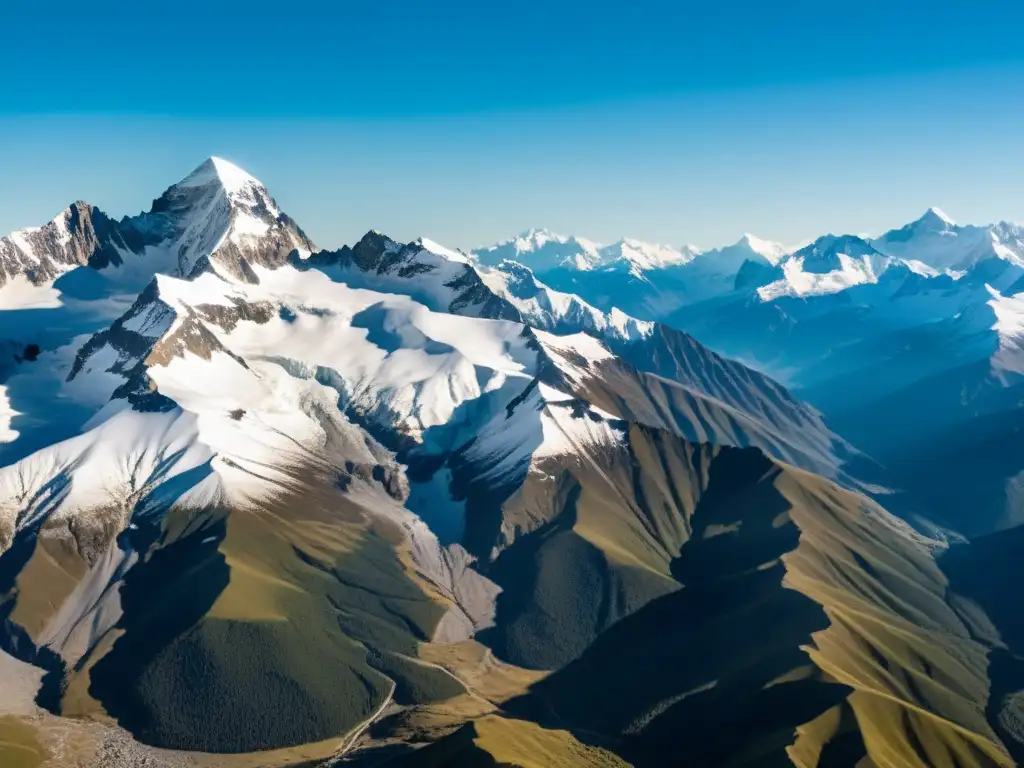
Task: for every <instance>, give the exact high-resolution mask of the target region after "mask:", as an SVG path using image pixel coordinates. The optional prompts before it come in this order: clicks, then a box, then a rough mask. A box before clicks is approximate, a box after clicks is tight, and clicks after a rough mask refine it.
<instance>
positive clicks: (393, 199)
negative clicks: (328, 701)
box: [0, 0, 1024, 247]
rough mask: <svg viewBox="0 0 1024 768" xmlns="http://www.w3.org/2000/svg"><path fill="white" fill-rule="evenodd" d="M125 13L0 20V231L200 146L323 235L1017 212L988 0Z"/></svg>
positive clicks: (155, 175) (698, 239)
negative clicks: (938, 211)
mask: <svg viewBox="0 0 1024 768" xmlns="http://www.w3.org/2000/svg"><path fill="white" fill-rule="evenodd" d="M141 5H144V4H140V3H137V2H132V3H123V2H104V1H103V0H98V2H96V3H93V4H92V5H91V6H89V5H87V6H82V5H81V4H80V3H79V4H71V3H65V2H53V1H48V0H35V2H29V1H28V0H11V1H10V2H8V3H4V5H3V8H2V9H0V26H2V27H3V28H5V29H6V30H7V34H5V39H4V44H3V46H0V71H3V72H6V73H17V76H13V77H12V76H8V77H6V78H5V79H4V80H3V81H2V82H0V231H7V230H10V229H13V228H16V227H20V226H27V225H31V224H38V223H41V222H42V221H44V220H46V219H47V218H49V217H51V216H52V215H54V214H55V213H56V212H57V210H59V209H60V208H61V207H63V206H64V205H66V204H67V203H69V202H70V201H72V200H74V199H77V198H84V199H87V200H89V201H90V202H93V203H95V204H97V205H99V206H100V207H101V208H103V209H104V210H107V211H108V212H110V213H112V214H115V215H121V214H125V213H135V212H137V211H138V210H139V209H141V208H143V207H148V205H149V201H151V200H152V199H153V198H154V197H156V196H158V195H159V194H160V192H161V191H162V190H163V188H164V187H166V186H167V185H169V184H170V183H172V182H174V181H175V180H177V179H178V178H180V177H182V176H184V175H185V174H186V173H187V172H188V171H189V170H190V169H191V168H192V167H193V166H195V165H197V164H198V163H199V162H200V161H201V160H202V159H203V158H204V157H206V156H208V155H211V154H217V155H220V156H223V157H226V158H228V159H231V160H233V161H235V162H237V163H238V164H239V165H242V166H243V167H245V168H246V169H247V170H249V171H250V172H251V173H253V174H254V175H256V176H258V177H259V178H261V179H262V180H263V181H264V182H265V183H266V184H267V186H268V187H269V188H270V190H271V192H272V193H273V194H274V195H275V197H276V198H277V199H278V201H279V202H280V203H281V205H282V206H283V207H284V208H285V209H286V210H287V211H289V213H291V214H292V215H293V216H294V217H295V218H296V219H297V220H298V221H299V223H300V224H302V225H303V226H304V227H305V228H306V230H307V231H308V232H309V234H310V235H311V236H312V237H313V238H314V239H315V240H316V241H317V242H319V243H321V244H323V245H338V244H340V243H342V242H350V241H352V240H354V239H355V238H357V237H359V236H360V235H361V234H362V233H363V232H364V231H366V230H367V229H370V228H378V229H382V230H384V231H386V232H388V233H390V234H392V235H393V236H396V237H399V238H402V239H411V238H413V237H415V236H417V235H420V234H423V235H428V236H430V237H432V238H434V239H436V240H439V241H441V242H444V243H447V244H451V245H454V246H460V247H471V246H475V245H479V244H483V243H487V242H490V241H493V240H495V239H499V238H502V237H505V236H509V235H511V234H513V233H515V232H516V231H520V230H523V229H526V228H528V227H531V226H547V227H550V228H552V229H555V230H559V231H565V232H575V233H578V234H582V235H586V236H589V237H591V238H594V239H598V240H607V241H611V240H614V239H616V238H618V237H619V236H622V235H630V236H634V237H639V238H643V239H649V240H657V241H662V242H670V243H677V244H678V243H681V242H693V243H696V244H698V245H701V246H712V245H716V244H720V243H724V242H729V241H732V240H735V239H737V238H738V237H739V236H740V235H741V234H742V233H743V232H744V231H751V232H754V233H756V234H758V235H760V236H763V237H768V238H772V239H778V240H781V241H784V242H795V241H798V240H802V239H804V238H806V237H808V236H811V235H815V234H819V233H821V232H825V231H853V232H860V231H878V230H882V229H885V228H887V227H889V226H893V225H897V224H900V223H902V222H904V221H906V220H908V219H910V218H913V217H915V216H917V215H918V214H919V213H920V212H922V211H923V210H924V208H925V207H927V206H928V205H938V206H940V207H942V208H943V209H944V210H946V211H947V213H949V214H950V215H952V216H953V217H954V218H956V219H958V220H963V221H979V222H981V221H988V220H992V219H997V218H1009V219H1019V220H1020V219H1024V188H1022V185H1021V184H1020V183H1019V182H1018V177H1019V176H1020V169H1021V168H1022V164H1024V146H1022V144H1024V142H1021V141H1020V140H1019V138H1018V137H1019V134H1020V130H1019V125H1020V123H1021V119H1022V118H1024V46H1021V45H1020V44H1019V29H1021V28H1022V22H1024V7H1021V6H1022V5H1024V4H1020V3H1015V2H1011V0H1003V1H1002V2H992V1H991V0H978V1H977V2H973V3H965V2H948V1H942V0H938V1H936V2H931V3H927V4H926V3H924V2H907V1H905V0H904V1H901V0H889V2H879V1H877V0H860V2H849V1H848V0H834V1H831V2H827V3H826V2H817V1H814V2H812V1H810V0H806V1H803V2H794V1H792V0H790V1H789V2H786V1H785V0H780V2H776V3H766V2H752V1H751V2H737V1H735V0H733V1H731V2H729V1H728V0H726V1H719V2H714V3H711V2H699V3H694V2H686V0H676V2H648V1H645V0H634V2H629V3H616V4H614V5H613V4H611V3H608V2H605V3H593V2H591V3H580V2H573V3H568V2H554V1H550V2H546V3H539V2H537V3H516V4H513V3H504V4H499V3H481V2H472V3H470V2H435V3H425V2H415V3H414V2H405V1H404V0H394V1H393V2H388V3H386V2H376V3H369V2H367V3H359V4H355V3H346V2H335V3H330V4H328V3H312V2H301V0H293V1H292V2H289V3H280V2H276V3H273V4H270V3H262V2H259V1H258V0H250V2H247V3H244V4H242V3H231V2H226V3H214V2H211V1H210V0H207V1H206V2H202V3H199V2H195V1H194V0H184V1H183V2H178V3H174V4H171V3H162V4H152V5H156V6H158V7H156V8H152V9H145V8H140V6H141ZM146 5H149V4H146ZM214 6H216V7H215V8H214ZM83 8H88V12H87V13H86V12H84V11H83Z"/></svg>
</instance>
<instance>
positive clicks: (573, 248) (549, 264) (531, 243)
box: [474, 229, 601, 273]
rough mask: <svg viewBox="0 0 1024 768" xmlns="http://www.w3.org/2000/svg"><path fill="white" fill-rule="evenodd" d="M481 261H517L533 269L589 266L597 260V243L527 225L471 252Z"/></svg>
mask: <svg viewBox="0 0 1024 768" xmlns="http://www.w3.org/2000/svg"><path fill="white" fill-rule="evenodd" d="M474 254H475V256H476V258H477V259H478V260H479V261H480V262H481V263H483V264H486V265H490V266H495V265H497V264H500V263H501V262H503V261H506V260H512V261H518V262H521V263H523V264H525V265H526V266H528V267H530V269H532V270H533V271H534V272H537V273H543V272H547V271H550V270H552V269H559V268H562V267H566V268H569V269H582V270H587V269H593V268H594V267H595V266H596V265H597V264H598V263H599V262H600V260H601V256H600V246H599V245H598V244H597V243H594V242H591V241H590V240H585V239H583V238H580V237H572V236H566V235H559V234H556V233H554V232H552V231H551V230H549V229H529V230H527V231H525V232H522V233H520V234H519V235H517V236H516V237H514V238H512V239H511V240H505V241H503V242H500V243H497V244H495V245H492V246H490V247H487V248H481V249H479V250H477V251H475V252H474Z"/></svg>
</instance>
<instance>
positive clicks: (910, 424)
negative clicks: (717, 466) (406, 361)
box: [478, 208, 1024, 534]
mask: <svg viewBox="0 0 1024 768" xmlns="http://www.w3.org/2000/svg"><path fill="white" fill-rule="evenodd" d="M561 241H564V242H566V243H570V242H576V240H575V239H573V238H554V237H552V238H550V240H549V242H550V243H556V242H561ZM492 252H493V250H492V249H484V250H482V251H479V252H478V256H479V258H480V259H481V260H482V261H483V260H485V254H490V253H492ZM687 253H688V254H689V257H688V258H686V259H680V260H678V261H676V262H675V263H672V264H667V265H664V266H643V265H641V264H639V263H636V262H632V261H628V260H622V259H618V260H616V259H606V260H604V261H603V262H601V263H602V264H603V266H599V267H591V268H588V269H587V270H582V271H581V270H576V269H571V268H569V267H568V266H564V265H563V266H559V267H557V268H551V269H548V270H540V269H539V270H537V273H536V274H537V276H538V278H539V279H542V280H544V281H545V282H546V283H547V284H549V285H551V286H552V287H554V288H558V289H559V290H563V291H572V292H574V293H576V294H578V295H579V296H580V297H581V298H582V299H584V300H586V301H588V302H590V303H591V304H593V305H595V306H596V307H598V308H600V309H602V310H605V311H611V310H612V309H613V308H616V309H619V310H621V311H623V312H626V313H628V314H630V315H632V316H635V317H637V318H641V319H646V320H656V321H660V322H664V323H666V324H668V325H670V326H672V327H675V328H679V329H682V330H685V331H687V332H689V333H691V334H693V336H694V337H695V338H697V339H698V340H700V341H701V342H703V343H705V344H707V345H708V346H709V347H711V348H712V349H714V350H716V351H718V352H721V353H723V354H726V355H728V356H732V357H735V358H737V359H739V360H742V361H744V362H745V363H747V364H748V365H752V366H753V367H755V368H757V369H758V370H760V371H762V372H764V373H766V374H768V375H770V376H772V377H774V378H776V379H778V380H780V381H783V382H785V383H786V384H787V385H788V386H789V387H790V388H791V389H792V390H793V391H794V392H795V393H796V394H797V395H798V396H800V397H802V398H804V399H806V400H808V401H809V402H810V403H811V404H812V405H815V406H816V407H818V408H819V409H820V410H821V411H822V412H823V414H824V415H825V417H826V419H827V420H828V421H829V423H830V424H831V425H832V426H833V427H835V428H836V429H837V430H838V431H839V432H840V434H842V435H844V437H847V438H849V439H851V440H852V441H853V443H854V444H855V445H857V446H858V447H860V448H862V449H864V450H865V451H866V452H867V453H868V454H870V455H871V456H872V457H874V458H875V459H877V460H879V461H880V462H882V463H883V464H884V465H886V467H887V468H888V469H889V470H890V472H889V473H888V474H887V480H886V482H887V483H890V484H894V485H895V486H896V487H899V488H901V489H913V492H912V493H910V494H909V495H906V496H901V498H900V500H899V501H897V502H894V503H895V504H897V506H901V505H903V504H908V505H909V507H908V508H907V509H906V510H904V511H905V512H907V514H910V515H912V514H914V513H915V512H916V513H920V514H922V515H925V516H928V517H931V518H933V519H938V520H940V521H941V522H942V523H943V524H944V525H949V526H952V527H954V528H956V529H958V530H961V531H963V532H967V533H972V534H973V533H983V532H986V531H988V530H991V529H993V528H996V527H1005V526H1009V525H1013V524H1016V523H1018V522H1024V511H1021V508H1020V491H1019V487H1020V483H1021V481H1020V477H1022V476H1024V474H1022V473H1024V461H1018V460H1016V459H1014V458H1012V454H1013V452H1012V451H1009V450H1008V449H1007V447H1006V446H1008V445H1009V444H1010V443H1011V442H1012V441H1013V440H1014V437H1013V435H1015V434H1016V430H1017V428H1018V427H1017V426H1016V424H1015V422H1014V413H1015V412H1017V411H1018V410H1019V409H1020V408H1021V407H1022V406H1024V390H1022V389H1021V388H1020V384H1021V381H1022V380H1021V374H1022V373H1024V357H1022V353H1021V350H1022V349H1024V323H1022V321H1021V318H1022V317H1024V315H1022V314H1021V302H1020V300H1019V299H1016V298H1014V297H1015V296H1016V295H1017V294H1018V293H1022V292H1024V226H1022V225H1017V224H1011V223H1008V222H1000V223H997V224H993V225H988V226H974V225H967V226H961V225H958V224H956V223H954V222H953V220H952V219H950V218H949V216H947V215H946V214H945V213H943V212H942V211H940V210H938V209H936V208H931V209H929V210H928V211H926V212H925V214H924V215H923V216H922V217H921V218H919V219H918V220H916V221H914V222H911V223H910V224H907V225H905V226H903V227H900V228H898V229H894V230H891V231H889V232H886V233H884V234H883V235H881V236H880V237H877V238H874V239H866V238H863V237H860V236H856V235H825V236H823V237H820V238H818V239H817V240H815V241H814V242H812V243H810V244H809V245H807V246H805V247H802V248H799V249H796V250H793V251H791V252H788V253H787V252H785V249H783V248H781V246H778V245H775V244H770V243H765V242H763V241H759V240H757V239H756V238H751V237H750V236H747V237H745V238H744V239H743V240H741V241H740V242H739V243H737V244H736V245H734V246H729V247H727V248H723V249H718V250H712V251H708V252H706V253H700V254H694V253H692V252H690V251H687ZM529 255H530V252H529V251H528V250H524V253H523V254H522V256H521V261H522V263H524V264H529V263H530V258H529ZM546 258H547V259H548V262H549V263H556V262H558V263H561V262H559V259H558V257H557V255H556V254H554V253H552V252H551V251H550V250H549V252H548V255H547V257H546ZM627 264H628V266H627ZM623 272H625V273H628V274H627V275H623V274H622V273H623ZM982 423H984V424H986V425H987V426H986V427H985V428H984V433H985V438H984V439H985V440H986V441H987V442H986V444H985V446H984V447H982V446H978V445H976V444H975V441H976V440H977V439H979V433H978V432H977V427H978V426H979V425H980V424H982ZM968 424H971V425H974V426H971V427H968V426H967V425H968ZM1000 425H1002V426H1000ZM1008 454H1011V455H1008ZM965 456H972V457H976V459H974V461H975V462H976V466H975V465H972V467H971V469H970V471H960V470H958V469H956V468H955V467H956V466H957V465H960V464H961V462H962V461H963V459H964V457H965ZM937 467H942V468H943V470H942V471H941V472H940V473H938V476H937V475H936V472H935V469H936V468H937Z"/></svg>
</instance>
